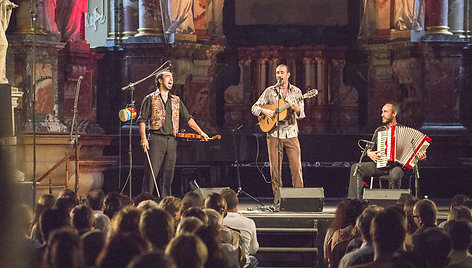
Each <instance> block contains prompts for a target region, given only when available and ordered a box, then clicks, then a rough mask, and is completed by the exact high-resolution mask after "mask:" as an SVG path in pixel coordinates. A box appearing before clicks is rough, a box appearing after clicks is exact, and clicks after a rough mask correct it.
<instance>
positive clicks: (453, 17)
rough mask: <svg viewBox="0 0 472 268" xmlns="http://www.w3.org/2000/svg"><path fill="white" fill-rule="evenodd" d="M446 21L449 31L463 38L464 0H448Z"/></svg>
mask: <svg viewBox="0 0 472 268" xmlns="http://www.w3.org/2000/svg"><path fill="white" fill-rule="evenodd" d="M466 1H467V0H466ZM448 23H449V27H450V29H451V32H452V33H453V34H454V35H457V36H459V38H464V37H465V36H464V0H449V13H448Z"/></svg>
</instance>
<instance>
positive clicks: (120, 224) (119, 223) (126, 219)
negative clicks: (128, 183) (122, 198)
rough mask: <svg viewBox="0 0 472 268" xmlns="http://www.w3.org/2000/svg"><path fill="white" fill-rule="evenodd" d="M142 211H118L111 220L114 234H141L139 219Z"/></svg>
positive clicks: (128, 209)
mask: <svg viewBox="0 0 472 268" xmlns="http://www.w3.org/2000/svg"><path fill="white" fill-rule="evenodd" d="M141 213H142V210H140V209H139V208H135V207H125V208H123V209H122V210H120V211H118V212H117V213H116V214H115V216H114V217H113V219H111V229H112V232H113V234H118V233H139V218H140V217H141Z"/></svg>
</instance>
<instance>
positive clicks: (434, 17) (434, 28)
mask: <svg viewBox="0 0 472 268" xmlns="http://www.w3.org/2000/svg"><path fill="white" fill-rule="evenodd" d="M425 3H426V11H425V13H426V14H425V16H426V18H425V27H426V33H427V34H428V35H437V34H444V35H452V33H451V32H449V27H448V26H447V12H448V0H425Z"/></svg>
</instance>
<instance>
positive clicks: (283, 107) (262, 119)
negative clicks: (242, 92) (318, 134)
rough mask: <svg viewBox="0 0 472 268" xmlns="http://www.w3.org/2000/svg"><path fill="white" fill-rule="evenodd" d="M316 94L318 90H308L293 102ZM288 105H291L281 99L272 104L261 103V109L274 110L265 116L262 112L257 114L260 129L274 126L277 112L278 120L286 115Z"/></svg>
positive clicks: (268, 128) (265, 130)
mask: <svg viewBox="0 0 472 268" xmlns="http://www.w3.org/2000/svg"><path fill="white" fill-rule="evenodd" d="M316 95H318V90H316V89H312V90H310V91H308V92H307V93H305V94H303V95H302V96H300V97H298V98H296V99H295V102H299V101H301V100H304V99H309V98H313V97H314V96H316ZM277 103H278V104H277ZM277 106H278V107H279V108H278V109H277ZM290 106H291V103H289V102H286V101H284V100H282V99H280V100H278V101H277V102H275V103H274V104H265V105H262V108H263V109H268V110H271V111H274V116H272V117H266V116H264V115H263V114H261V116H259V118H258V120H259V127H260V128H261V130H262V131H264V132H269V131H270V130H272V129H273V128H274V126H275V123H276V122H277V113H278V114H279V121H282V120H284V119H285V117H287V108H289V107H290Z"/></svg>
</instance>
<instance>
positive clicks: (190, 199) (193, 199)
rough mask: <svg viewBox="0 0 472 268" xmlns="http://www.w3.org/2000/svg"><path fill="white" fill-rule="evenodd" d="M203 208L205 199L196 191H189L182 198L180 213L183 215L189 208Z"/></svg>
mask: <svg viewBox="0 0 472 268" xmlns="http://www.w3.org/2000/svg"><path fill="white" fill-rule="evenodd" d="M193 207H197V208H202V207H203V200H202V198H201V197H200V196H199V195H198V194H197V193H195V192H188V193H186V194H185V195H184V198H182V201H181V202H180V215H183V214H184V212H185V211H186V210H187V209H189V208H193Z"/></svg>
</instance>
